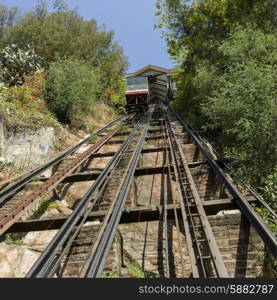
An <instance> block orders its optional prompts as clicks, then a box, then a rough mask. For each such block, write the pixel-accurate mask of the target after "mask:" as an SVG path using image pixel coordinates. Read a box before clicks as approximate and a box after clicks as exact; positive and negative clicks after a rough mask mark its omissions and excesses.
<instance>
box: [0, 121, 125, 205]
mask: <svg viewBox="0 0 277 300" xmlns="http://www.w3.org/2000/svg"><path fill="white" fill-rule="evenodd" d="M123 118H124V116H121V117H119V118H117V119H115V120H113V121H112V122H110V123H109V124H107V125H105V126H104V127H102V128H101V129H99V130H97V131H95V132H94V133H92V134H91V135H90V136H89V137H87V138H85V139H83V140H82V141H81V142H79V143H78V144H77V145H75V146H74V147H72V148H70V149H69V150H66V151H65V152H63V153H62V154H60V155H58V156H57V157H55V158H53V159H51V160H50V161H48V162H46V163H45V164H43V165H42V166H41V167H38V168H36V169H34V170H33V172H32V173H31V174H29V175H28V176H26V177H25V178H23V179H21V180H20V181H17V182H15V183H14V184H13V185H11V186H9V187H8V188H6V189H4V190H2V191H0V205H3V204H4V203H5V202H6V201H7V199H8V198H9V197H11V196H12V195H14V194H15V193H17V192H18V191H19V190H20V189H22V188H24V187H25V186H26V185H27V184H28V183H29V182H31V181H32V180H33V178H34V177H36V176H38V175H39V174H41V173H42V172H44V171H45V170H47V169H49V168H50V167H51V166H53V165H56V164H57V163H59V162H60V161H62V160H63V159H64V158H65V157H67V156H69V155H71V154H73V153H74V152H75V151H77V150H78V149H79V148H80V147H81V146H82V145H83V144H85V143H87V142H88V141H89V140H90V138H91V137H92V136H95V135H98V134H100V133H103V132H104V131H105V130H107V129H108V128H109V127H111V126H112V125H114V124H115V123H116V122H118V121H119V120H121V119H123ZM30 172H31V171H30Z"/></svg>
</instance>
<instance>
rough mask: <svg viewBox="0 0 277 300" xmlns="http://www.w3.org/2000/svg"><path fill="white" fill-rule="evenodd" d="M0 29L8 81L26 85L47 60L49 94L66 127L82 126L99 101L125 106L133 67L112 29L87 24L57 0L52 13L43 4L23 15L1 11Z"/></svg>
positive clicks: (3, 76) (3, 72)
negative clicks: (26, 78)
mask: <svg viewBox="0 0 277 300" xmlns="http://www.w3.org/2000/svg"><path fill="white" fill-rule="evenodd" d="M0 29H1V31H0V51H2V52H0V58H1V62H2V65H1V66H2V68H1V71H0V76H1V79H2V81H4V82H5V83H6V84H8V85H10V86H13V85H22V84H23V83H24V76H25V74H28V73H30V71H33V72H34V71H35V70H37V69H38V63H37V62H36V61H35V59H37V60H38V59H39V58H42V59H41V60H40V64H42V66H43V68H44V69H45V72H46V87H47V90H46V92H45V93H44V95H45V97H46V100H47V105H48V106H49V108H50V109H51V110H52V111H53V112H54V113H55V114H56V116H57V118H58V119H59V120H60V121H61V122H66V123H70V124H71V125H73V124H76V122H75V121H76V120H80V119H81V118H82V116H84V115H85V114H88V113H89V111H90V105H93V103H95V102H96V101H103V102H105V103H106V104H108V105H111V106H112V107H114V108H116V109H120V107H122V106H123V105H122V104H123V101H124V94H123V91H124V82H123V75H124V72H125V69H126V67H127V65H128V62H127V58H126V57H125V56H124V54H123V49H122V47H121V46H120V45H118V43H117V42H115V41H114V32H113V31H112V30H106V28H105V26H99V25H98V24H97V21H96V20H94V19H91V20H84V18H83V17H81V16H80V15H79V13H78V11H77V9H73V10H72V9H69V7H68V5H67V4H66V2H64V1H62V0H54V1H53V8H52V10H51V11H50V10H49V8H48V4H47V1H44V0H40V1H38V4H37V6H36V7H35V8H34V9H33V10H32V11H29V12H27V13H25V14H23V15H20V16H19V15H18V10H17V9H16V8H12V9H7V8H5V7H4V6H0ZM15 44H16V49H15V48H14V47H15V46H13V45H15ZM26 45H29V46H28V47H29V48H28V49H27V48H26ZM1 49H2V50H1ZM31 59H33V61H31Z"/></svg>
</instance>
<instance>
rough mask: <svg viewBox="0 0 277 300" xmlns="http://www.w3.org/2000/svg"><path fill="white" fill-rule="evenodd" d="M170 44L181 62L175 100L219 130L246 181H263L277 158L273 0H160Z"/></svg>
mask: <svg viewBox="0 0 277 300" xmlns="http://www.w3.org/2000/svg"><path fill="white" fill-rule="evenodd" d="M157 8H158V12H157V15H158V16H159V17H160V24H159V25H158V27H159V28H161V29H162V31H163V35H164V38H165V39H166V41H167V44H168V51H169V53H170V54H171V56H172V57H173V58H175V60H176V63H177V64H178V65H179V70H180V71H179V72H178V73H177V75H176V76H175V80H176V83H177V87H178V90H177V93H176V97H175V100H174V101H173V105H174V106H175V107H176V108H177V109H178V111H179V112H180V113H181V114H182V115H183V116H184V117H186V118H187V119H188V121H189V122H191V123H192V124H193V125H194V126H195V127H197V128H199V129H202V130H206V131H208V132H209V134H212V135H213V136H214V137H215V138H216V142H217V144H218V145H219V146H220V149H221V150H222V152H223V154H224V155H225V157H226V158H227V159H228V160H229V161H230V162H231V163H232V164H233V166H235V167H236V168H237V171H239V172H240V173H241V174H242V175H243V176H244V179H247V180H248V181H249V182H250V183H254V184H255V185H256V187H265V186H266V185H267V184H268V180H266V178H271V177H270V176H271V174H273V173H274V165H275V163H276V138H275V129H276V117H277V108H276V100H277V90H276V82H277V72H276V65H277V60H276V53H277V40H276V36H277V35H276V33H277V30H276V26H277V2H276V1H274V0H263V1H261V0H218V1H213V0H195V1H193V2H192V3H191V1H183V0H158V1H157Z"/></svg>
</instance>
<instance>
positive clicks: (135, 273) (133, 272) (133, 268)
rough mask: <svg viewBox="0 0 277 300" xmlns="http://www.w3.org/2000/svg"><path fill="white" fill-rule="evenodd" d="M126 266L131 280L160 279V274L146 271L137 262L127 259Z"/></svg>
mask: <svg viewBox="0 0 277 300" xmlns="http://www.w3.org/2000/svg"><path fill="white" fill-rule="evenodd" d="M125 265H126V268H127V270H128V273H129V275H130V277H131V278H158V274H155V273H152V272H148V271H144V270H143V269H142V268H141V267H140V266H139V265H138V264H137V263H136V262H134V261H132V260H130V259H128V258H126V260H125Z"/></svg>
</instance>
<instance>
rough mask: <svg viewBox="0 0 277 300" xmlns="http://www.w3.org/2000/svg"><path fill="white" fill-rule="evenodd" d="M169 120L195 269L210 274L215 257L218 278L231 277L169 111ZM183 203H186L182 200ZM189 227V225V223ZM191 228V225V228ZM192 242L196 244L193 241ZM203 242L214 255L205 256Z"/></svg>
mask: <svg viewBox="0 0 277 300" xmlns="http://www.w3.org/2000/svg"><path fill="white" fill-rule="evenodd" d="M165 117H166V119H165V122H166V125H167V130H168V136H169V141H170V146H171V151H172V152H171V153H172V154H173V155H172V158H173V161H174V168H175V170H176V171H177V174H176V175H177V176H178V177H177V178H178V183H179V186H180V190H181V192H182V195H183V201H184V202H183V203H184V210H182V212H183V217H184V222H185V223H188V224H189V229H190V231H189V232H190V235H191V236H190V239H189V240H188V247H189V248H190V246H192V249H191V251H190V254H191V255H190V257H191V259H192V270H193V272H194V276H195V277H210V274H209V272H208V271H207V267H206V262H207V260H211V262H212V264H213V268H214V271H215V272H216V275H217V277H225V278H226V277H229V275H228V272H227V269H226V266H225V264H224V261H223V259H222V255H221V253H220V251H219V249H218V246H217V243H216V240H215V237H214V235H213V232H212V229H211V227H210V224H209V221H208V218H207V216H206V213H205V210H204V208H203V204H202V201H201V200H200V198H199V195H198V192H197V190H196V188H195V184H194V181H193V178H192V175H191V173H190V170H189V167H188V165H187V162H186V159H185V157H184V155H183V152H182V149H181V146H180V144H179V143H178V141H177V139H176V135H175V134H174V131H173V129H172V126H171V123H170V120H169V117H168V114H165ZM185 185H188V187H189V189H190V193H191V195H192V199H191V200H193V203H194V205H195V208H196V214H195V213H194V214H193V213H192V212H191V206H190V202H191V201H189V199H188V197H187V192H186V186H185ZM181 205H182V203H181ZM195 217H197V218H198V219H199V221H200V223H199V224H201V229H202V233H203V234H204V236H205V238H204V239H203V238H201V239H199V238H198V235H197V233H196V225H195V223H194V218H195ZM186 227H187V225H186ZM187 229H188V228H187ZM191 242H192V244H191ZM203 243H206V245H207V246H208V247H207V250H208V252H209V254H210V255H208V256H207V255H204V254H203V252H202V251H201V248H202V247H201V246H200V245H202V244H203ZM194 263H196V268H193V264H194Z"/></svg>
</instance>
